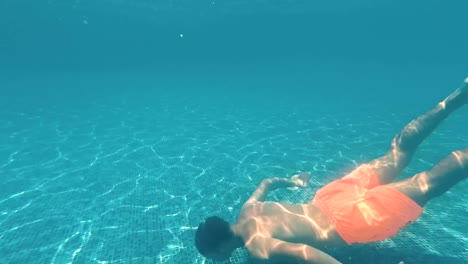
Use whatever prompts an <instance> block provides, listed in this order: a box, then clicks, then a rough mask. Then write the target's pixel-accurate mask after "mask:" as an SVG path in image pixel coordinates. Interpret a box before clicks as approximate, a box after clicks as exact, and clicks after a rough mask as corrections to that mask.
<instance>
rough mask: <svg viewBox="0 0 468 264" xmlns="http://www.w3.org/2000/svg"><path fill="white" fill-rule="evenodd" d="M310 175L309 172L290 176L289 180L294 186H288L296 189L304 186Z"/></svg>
mask: <svg viewBox="0 0 468 264" xmlns="http://www.w3.org/2000/svg"><path fill="white" fill-rule="evenodd" d="M310 178H311V176H310V174H309V173H299V174H296V175H293V176H292V177H291V179H290V180H291V181H292V182H293V183H294V184H295V185H296V186H295V187H291V188H288V189H290V190H297V189H298V188H299V187H301V188H305V187H307V184H308V183H309V180H310Z"/></svg>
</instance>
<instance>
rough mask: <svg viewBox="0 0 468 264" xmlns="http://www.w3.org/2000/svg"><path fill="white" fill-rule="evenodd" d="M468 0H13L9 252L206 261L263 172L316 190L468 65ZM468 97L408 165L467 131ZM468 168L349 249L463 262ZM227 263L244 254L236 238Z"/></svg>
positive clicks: (352, 256) (6, 148)
mask: <svg viewBox="0 0 468 264" xmlns="http://www.w3.org/2000/svg"><path fill="white" fill-rule="evenodd" d="M467 7H468V4H465V3H464V2H463V1H451V2H450V4H447V3H444V2H442V1H430V2H427V1H426V2H424V3H423V2H419V3H418V4H416V3H414V4H408V3H405V2H403V1H392V3H390V1H381V3H372V2H371V1H347V3H339V2H338V1H328V2H327V3H321V4H316V3H309V2H306V1H283V2H281V1H271V2H265V1H218V0H215V1H200V2H198V1H175V0H174V1H143V0H142V1H125V0H123V1H106V0H101V1H83V0H82V1H60V2H59V1H42V0H38V1H10V0H4V1H2V2H0V70H1V73H0V89H1V92H2V93H1V96H0V106H1V111H0V121H1V122H0V140H1V144H0V177H1V179H2V181H1V182H0V263H1V264H3V263H211V262H210V261H208V260H205V259H204V258H202V257H201V256H200V255H199V254H198V253H197V251H196V249H195V247H194V245H193V236H194V232H195V228H196V227H197V226H198V224H199V222H200V221H201V220H202V219H204V218H205V217H207V216H209V215H219V216H222V217H225V218H226V219H227V220H229V221H231V222H232V221H234V220H235V218H236V216H237V213H238V212H239V210H240V207H241V206H242V203H243V202H244V201H245V200H246V199H247V198H248V197H249V195H250V194H251V193H252V192H253V191H254V189H255V187H256V185H257V184H258V183H259V182H260V181H261V180H262V179H263V178H266V177H270V176H284V177H285V176H288V175H291V174H293V173H296V172H298V171H305V172H310V173H311V174H312V175H313V178H312V180H311V184H310V186H309V187H308V188H307V189H304V190H300V191H295V192H292V191H288V190H280V191H277V192H275V193H273V194H272V195H270V196H269V199H270V200H275V201H285V202H297V203H303V202H307V201H309V200H310V199H311V198H312V197H313V195H314V193H315V191H316V190H318V189H319V188H320V187H321V186H323V185H324V184H326V183H328V182H330V181H331V180H333V179H337V178H338V177H340V176H342V175H343V174H345V173H346V172H349V171H350V170H351V169H353V168H354V167H355V166H356V164H359V163H362V162H366V161H368V160H370V159H372V158H375V157H377V156H379V155H381V154H383V153H384V152H385V151H386V150H387V148H388V146H389V144H390V140H391V139H392V137H393V136H394V135H395V134H396V133H397V132H398V131H399V130H400V129H401V128H402V127H403V126H404V125H405V124H406V123H407V122H409V121H410V120H411V119H412V118H414V117H416V116H417V115H419V114H422V113H424V111H426V110H429V109H430V108H431V107H433V106H434V105H435V103H437V102H438V101H439V100H441V99H443V98H444V97H445V96H446V95H448V94H449V93H450V92H451V91H452V90H454V89H455V88H456V87H457V86H458V85H460V84H461V82H462V80H463V79H464V77H466V76H467V75H468V68H467V62H468V54H467V53H466V47H468V35H466V30H465V26H464V25H465V24H466V14H465V13H466V12H465V10H466V8H467ZM467 115H468V108H463V109H460V110H459V111H457V112H456V113H454V114H453V115H452V116H451V117H450V118H449V119H448V120H447V121H446V122H445V123H443V124H442V125H441V126H440V127H439V128H438V129H437V130H436V132H435V133H434V134H433V135H432V136H431V137H430V138H429V139H427V140H426V141H425V142H424V143H423V144H422V145H421V147H420V149H419V151H418V152H417V153H416V156H415V158H414V159H413V161H412V163H411V165H410V166H409V167H408V168H407V170H405V172H404V173H403V175H402V176H401V178H400V179H402V178H404V177H408V176H411V175H413V174H415V173H417V172H420V171H424V170H427V169H429V168H431V166H433V165H434V164H436V163H437V162H438V161H439V160H440V159H441V158H443V157H444V156H446V155H447V154H448V153H450V152H451V151H453V150H456V149H460V148H464V147H466V146H467V145H468V132H467V131H468V125H467V122H466V120H467V119H466V116H467ZM467 188H468V182H466V181H465V182H462V183H460V184H458V185H457V186H455V187H454V188H453V189H451V190H450V191H449V192H448V193H446V194H445V195H444V196H442V197H440V198H438V199H436V200H434V201H432V202H431V203H430V204H428V205H427V206H426V207H425V211H424V213H423V215H422V216H421V218H420V219H419V220H418V221H417V222H415V223H413V224H411V225H410V226H408V228H406V229H404V230H403V231H402V232H401V233H400V234H399V235H398V236H396V237H394V238H392V239H389V240H386V241H383V242H379V243H372V244H368V245H359V246H353V247H350V248H345V249H336V250H331V251H330V252H329V253H330V254H331V255H333V256H335V257H336V258H337V259H338V260H340V261H342V262H343V263H399V262H400V261H403V262H404V263H407V264H408V263H466V262H468V234H467V233H466V230H467V224H466V217H467V216H468V207H467V204H468V203H467V202H468V195H467V193H466V191H465V190H466V189H467ZM229 263H248V261H247V258H246V252H245V251H243V250H238V251H236V252H235V254H234V255H233V257H232V258H231V260H230V261H229Z"/></svg>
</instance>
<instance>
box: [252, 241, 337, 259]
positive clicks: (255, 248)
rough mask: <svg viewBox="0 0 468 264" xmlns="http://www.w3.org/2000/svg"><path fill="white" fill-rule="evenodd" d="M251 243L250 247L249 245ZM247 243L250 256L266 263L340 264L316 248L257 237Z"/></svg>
mask: <svg viewBox="0 0 468 264" xmlns="http://www.w3.org/2000/svg"><path fill="white" fill-rule="evenodd" d="M247 243H249V245H247ZM247 243H246V246H247V248H248V249H249V253H250V256H251V257H252V258H253V259H254V260H259V262H261V263H264V262H267V263H270V262H271V263H291V262H293V263H302V264H339V263H340V262H339V261H338V260H336V259H335V258H333V257H332V256H330V255H328V254H327V253H325V252H323V251H321V250H319V249H316V248H314V247H311V246H308V245H304V244H299V243H289V242H285V241H282V240H278V239H275V238H268V237H263V236H260V235H257V236H255V237H252V239H250V240H249V241H248V242H247Z"/></svg>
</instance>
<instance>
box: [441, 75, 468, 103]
mask: <svg viewBox="0 0 468 264" xmlns="http://www.w3.org/2000/svg"><path fill="white" fill-rule="evenodd" d="M467 103H468V77H467V78H466V79H465V80H464V81H463V84H462V86H461V87H460V88H458V89H456V90H455V91H454V92H453V93H452V94H450V95H449V96H448V97H447V98H445V100H444V101H442V102H441V104H442V107H444V108H449V109H454V108H458V107H459V106H462V105H464V104H467Z"/></svg>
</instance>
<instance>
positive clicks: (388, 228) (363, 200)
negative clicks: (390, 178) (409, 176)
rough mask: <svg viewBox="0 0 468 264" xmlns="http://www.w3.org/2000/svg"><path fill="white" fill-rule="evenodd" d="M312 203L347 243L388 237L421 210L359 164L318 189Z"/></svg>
mask: <svg viewBox="0 0 468 264" xmlns="http://www.w3.org/2000/svg"><path fill="white" fill-rule="evenodd" d="M313 203H314V204H315V205H316V206H317V207H318V208H319V209H320V210H321V211H322V212H323V213H324V214H325V215H326V216H327V217H328V218H329V219H330V221H331V222H332V223H333V225H334V226H335V229H336V231H337V232H338V233H339V234H340V236H341V237H342V238H343V240H345V241H346V243H348V244H352V243H366V242H373V241H379V240H384V239H387V238H390V237H391V236H393V235H395V234H397V233H398V231H400V230H401V229H402V228H403V227H404V226H405V225H407V224H408V223H409V222H411V221H415V220H416V219H417V218H418V217H419V215H421V213H422V211H423V209H422V207H421V206H419V205H418V204H417V203H416V202H414V201H413V200H411V199H410V198H409V197H407V196H406V195H404V194H402V193H401V192H399V191H397V190H396V189H394V188H392V187H390V186H388V185H379V180H378V178H377V175H376V173H375V172H374V170H373V169H372V168H370V167H369V166H368V165H361V166H360V167H358V168H357V169H355V170H354V171H352V172H351V173H350V174H348V175H346V176H345V177H343V178H341V179H339V180H336V181H333V182H331V183H329V184H328V185H326V186H325V187H323V188H321V189H320V190H318V191H317V193H316V195H315V197H314V199H313Z"/></svg>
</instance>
